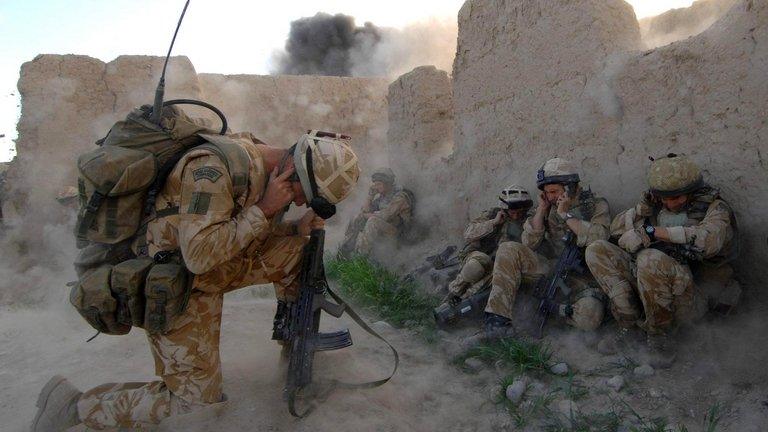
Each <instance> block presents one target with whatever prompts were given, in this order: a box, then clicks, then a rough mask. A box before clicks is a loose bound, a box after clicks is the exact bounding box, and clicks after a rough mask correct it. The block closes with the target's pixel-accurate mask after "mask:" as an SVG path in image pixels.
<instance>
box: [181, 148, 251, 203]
mask: <svg viewBox="0 0 768 432" xmlns="http://www.w3.org/2000/svg"><path fill="white" fill-rule="evenodd" d="M199 136H200V137H202V138H203V139H205V140H206V141H208V142H207V143H205V144H203V145H200V146H198V147H195V150H200V149H204V150H208V151H211V152H213V153H214V154H215V155H217V156H218V157H219V158H220V159H221V160H222V161H223V162H224V164H225V165H226V166H227V170H228V171H229V176H230V178H231V179H232V188H233V192H234V198H235V200H237V199H238V198H240V197H241V196H244V195H245V194H246V193H248V172H249V171H250V166H251V158H250V156H248V152H247V151H246V150H245V149H244V148H243V147H242V146H241V145H240V144H238V143H237V141H235V140H233V139H231V138H228V137H226V136H223V135H212V134H199Z"/></svg>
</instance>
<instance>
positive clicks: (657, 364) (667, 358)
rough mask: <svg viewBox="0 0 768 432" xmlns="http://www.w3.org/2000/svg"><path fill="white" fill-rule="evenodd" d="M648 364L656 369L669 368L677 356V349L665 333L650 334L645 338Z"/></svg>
mask: <svg viewBox="0 0 768 432" xmlns="http://www.w3.org/2000/svg"><path fill="white" fill-rule="evenodd" d="M646 341H647V346H648V364H649V365H651V366H652V367H654V368H656V369H669V368H670V367H672V364H673V363H674V362H675V359H676V358H677V351H676V350H675V348H674V347H673V346H672V344H671V343H670V340H669V336H667V335H651V334H649V335H648V337H647V339H646Z"/></svg>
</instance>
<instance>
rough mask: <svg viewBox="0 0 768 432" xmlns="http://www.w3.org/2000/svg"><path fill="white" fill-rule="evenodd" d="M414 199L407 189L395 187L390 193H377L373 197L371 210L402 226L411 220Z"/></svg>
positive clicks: (389, 221) (387, 220)
mask: <svg viewBox="0 0 768 432" xmlns="http://www.w3.org/2000/svg"><path fill="white" fill-rule="evenodd" d="M412 205H413V199H412V197H411V195H410V193H409V192H408V191H406V190H405V189H395V190H394V191H392V193H390V194H388V195H383V194H376V195H375V196H374V197H373V199H371V205H370V207H369V212H370V213H373V215H374V216H377V217H379V218H381V219H383V220H384V221H385V222H387V223H390V224H392V225H394V226H397V227H401V226H403V225H406V224H408V223H409V222H410V221H411V216H412V212H413V209H412Z"/></svg>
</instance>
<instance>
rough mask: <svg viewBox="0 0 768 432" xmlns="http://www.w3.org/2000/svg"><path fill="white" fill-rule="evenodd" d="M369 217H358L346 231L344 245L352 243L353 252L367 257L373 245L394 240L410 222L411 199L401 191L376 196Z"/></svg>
mask: <svg viewBox="0 0 768 432" xmlns="http://www.w3.org/2000/svg"><path fill="white" fill-rule="evenodd" d="M369 212H370V213H372V215H371V217H369V218H368V219H367V220H366V219H365V218H364V217H363V216H362V215H360V216H358V217H357V218H356V219H355V220H354V221H352V223H350V227H349V228H348V229H347V233H346V234H345V238H344V243H345V244H346V243H351V242H353V241H354V245H355V248H354V249H355V252H356V253H359V254H362V255H368V254H370V252H371V249H372V248H373V245H374V244H376V243H377V242H379V241H381V240H382V239H386V238H390V239H395V238H396V237H397V235H398V234H399V232H400V230H401V229H403V228H404V227H405V226H406V225H407V224H408V223H409V222H410V221H411V214H412V209H411V197H410V196H409V195H408V192H406V191H404V190H402V189H394V190H393V191H392V192H391V193H390V194H388V195H382V194H377V195H376V196H374V197H373V199H372V200H371V207H370V211H369Z"/></svg>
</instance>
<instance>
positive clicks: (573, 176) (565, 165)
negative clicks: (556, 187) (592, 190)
mask: <svg viewBox="0 0 768 432" xmlns="http://www.w3.org/2000/svg"><path fill="white" fill-rule="evenodd" d="M579 181H581V180H580V178H579V173H578V171H576V166H575V165H574V164H573V163H572V162H571V161H569V160H567V159H563V158H554V159H550V160H548V161H547V162H546V163H545V164H544V165H543V166H542V167H541V168H540V169H539V171H538V172H537V173H536V186H537V187H538V188H539V189H540V190H544V186H546V185H550V184H569V183H578V182H579Z"/></svg>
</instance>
